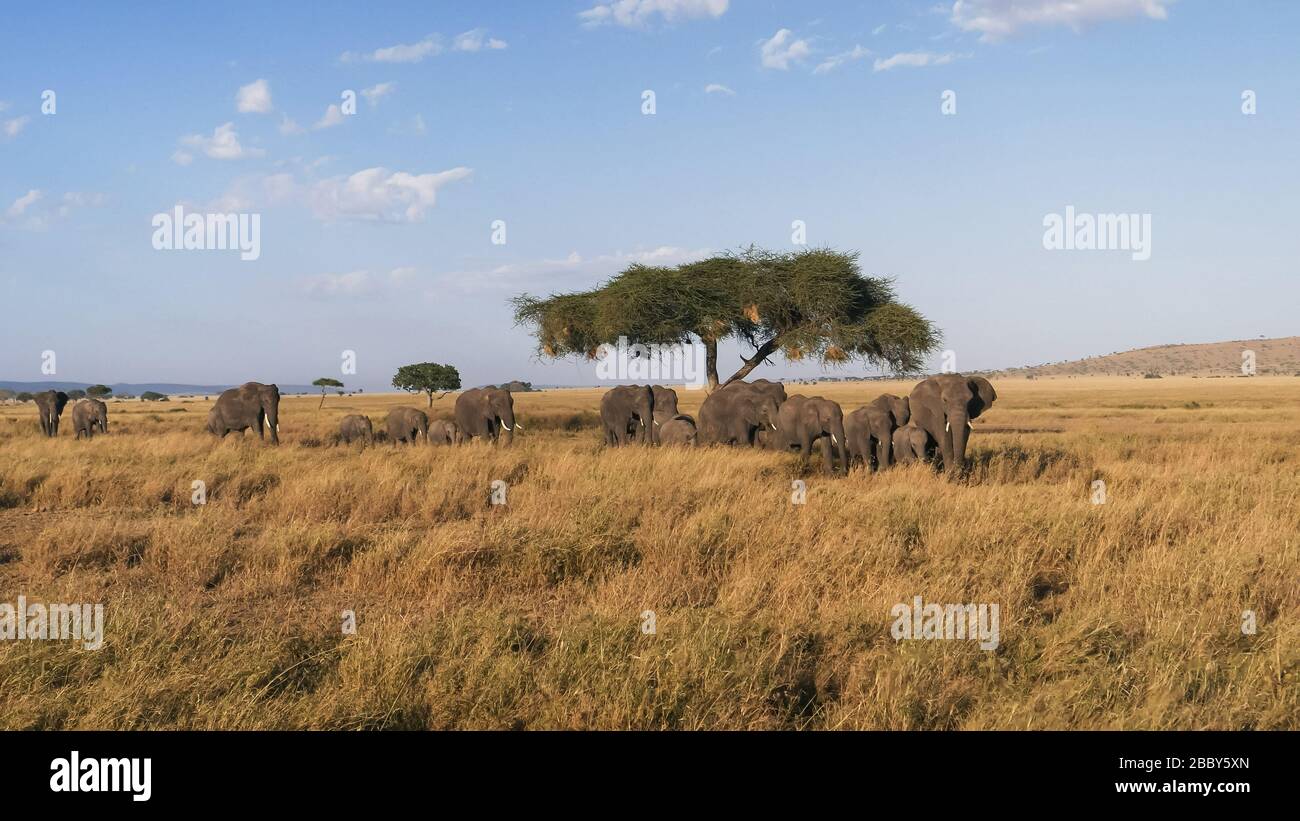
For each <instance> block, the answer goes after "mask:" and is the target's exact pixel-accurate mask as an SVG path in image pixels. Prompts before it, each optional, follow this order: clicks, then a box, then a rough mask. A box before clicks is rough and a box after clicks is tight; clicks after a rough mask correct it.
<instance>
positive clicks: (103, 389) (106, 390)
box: [86, 385, 113, 399]
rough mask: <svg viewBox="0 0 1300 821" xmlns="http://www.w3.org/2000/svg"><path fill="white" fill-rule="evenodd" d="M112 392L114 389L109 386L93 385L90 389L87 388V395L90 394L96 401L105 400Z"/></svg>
mask: <svg viewBox="0 0 1300 821" xmlns="http://www.w3.org/2000/svg"><path fill="white" fill-rule="evenodd" d="M112 392H113V389H112V388H110V387H109V386H107V385H91V386H90V387H89V388H86V393H88V394H90V395H91V396H93V397H95V398H96V399H103V398H104V397H105V396H108V395H109V394H110V393H112Z"/></svg>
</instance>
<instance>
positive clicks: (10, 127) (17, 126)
mask: <svg viewBox="0 0 1300 821" xmlns="http://www.w3.org/2000/svg"><path fill="white" fill-rule="evenodd" d="M31 119H32V118H31V117H28V116H27V115H26V114H24V115H23V116H21V117H15V118H14V119H12V120H5V124H4V132H5V136H6V137H8V138H9V139H13V138H14V137H17V136H18V134H19V133H20V132H21V131H22V130H23V129H24V128H25V127H26V126H27V123H29V122H30V121H31Z"/></svg>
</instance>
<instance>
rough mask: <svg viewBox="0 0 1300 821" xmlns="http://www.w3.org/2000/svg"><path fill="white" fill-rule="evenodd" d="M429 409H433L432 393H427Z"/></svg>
mask: <svg viewBox="0 0 1300 821" xmlns="http://www.w3.org/2000/svg"><path fill="white" fill-rule="evenodd" d="M429 407H431V408H432V407H433V391H429Z"/></svg>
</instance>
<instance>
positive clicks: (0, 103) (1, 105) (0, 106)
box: [0, 100, 9, 112]
mask: <svg viewBox="0 0 1300 821" xmlns="http://www.w3.org/2000/svg"><path fill="white" fill-rule="evenodd" d="M8 110H9V103H7V102H5V101H4V100H0V112H5V111H8Z"/></svg>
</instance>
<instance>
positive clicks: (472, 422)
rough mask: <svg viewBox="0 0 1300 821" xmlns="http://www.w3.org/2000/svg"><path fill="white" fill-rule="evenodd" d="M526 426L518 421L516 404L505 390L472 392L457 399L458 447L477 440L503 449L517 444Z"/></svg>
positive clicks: (487, 389)
mask: <svg viewBox="0 0 1300 821" xmlns="http://www.w3.org/2000/svg"><path fill="white" fill-rule="evenodd" d="M523 427H524V426H523V425H520V424H519V423H517V422H516V421H515V400H514V397H513V396H511V395H510V391H507V390H503V389H501V388H471V389H470V390H467V391H465V392H464V393H462V394H461V395H460V396H457V397H456V428H457V432H456V436H457V442H456V444H462V443H464V442H468V441H469V440H471V439H473V438H474V437H475V436H478V437H481V438H483V439H486V440H488V441H490V442H493V443H495V442H498V441H500V442H501V444H502V446H507V445H509V444H510V443H511V442H512V441H514V437H515V431H516V430H522V429H523Z"/></svg>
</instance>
